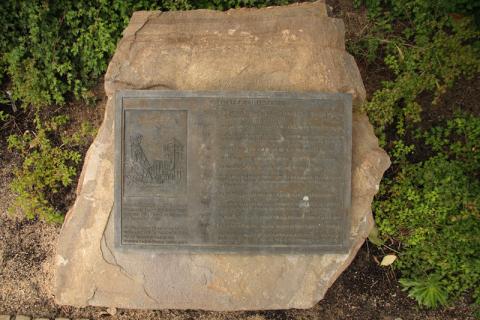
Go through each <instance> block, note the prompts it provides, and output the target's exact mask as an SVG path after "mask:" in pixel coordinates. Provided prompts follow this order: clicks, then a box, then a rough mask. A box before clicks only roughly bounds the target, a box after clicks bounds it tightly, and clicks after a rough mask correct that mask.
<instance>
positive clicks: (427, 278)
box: [374, 116, 480, 307]
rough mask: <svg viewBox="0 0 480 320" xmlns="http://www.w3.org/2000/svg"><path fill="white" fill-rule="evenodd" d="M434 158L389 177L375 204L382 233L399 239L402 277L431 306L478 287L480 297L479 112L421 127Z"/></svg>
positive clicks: (400, 168)
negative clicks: (424, 129) (430, 126)
mask: <svg viewBox="0 0 480 320" xmlns="http://www.w3.org/2000/svg"><path fill="white" fill-rule="evenodd" d="M417 137H418V138H419V139H422V140H418V141H417V144H420V143H422V142H424V143H425V144H426V145H427V146H428V147H429V148H430V152H431V154H433V156H431V157H430V158H428V159H427V160H425V161H421V162H418V163H405V164H403V165H402V166H400V167H399V168H398V172H396V174H395V175H394V176H393V177H392V178H390V179H385V181H384V184H383V186H382V187H381V190H380V193H379V195H378V199H377V201H376V202H375V203H374V211H375V217H376V222H377V224H378V228H379V231H380V234H381V236H383V237H384V238H387V239H390V240H391V241H395V242H398V243H402V246H403V250H402V251H401V253H400V255H399V259H398V260H397V262H396V266H397V267H398V268H399V270H400V271H401V272H402V277H403V280H402V281H401V283H402V284H403V285H404V286H406V288H407V289H408V290H409V292H410V293H411V295H412V296H414V297H415V298H416V299H417V300H418V301H419V302H420V303H422V304H425V305H426V306H429V307H434V306H436V305H438V304H444V303H445V302H446V299H445V298H446V297H447V296H449V297H451V298H455V297H458V296H459V295H460V294H462V293H465V292H467V291H468V290H475V297H476V299H477V302H480V290H479V288H480V211H479V207H480V181H479V179H478V178H479V173H480V153H479V148H480V118H478V117H473V116H457V117H456V118H454V119H452V120H450V121H448V122H447V123H446V124H445V125H443V126H437V127H434V128H433V129H431V130H429V131H427V132H420V131H419V132H417Z"/></svg>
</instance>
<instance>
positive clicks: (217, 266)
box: [54, 2, 390, 310]
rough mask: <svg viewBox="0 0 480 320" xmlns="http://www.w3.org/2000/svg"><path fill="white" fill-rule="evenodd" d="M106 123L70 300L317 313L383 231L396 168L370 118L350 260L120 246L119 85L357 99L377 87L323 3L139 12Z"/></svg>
mask: <svg viewBox="0 0 480 320" xmlns="http://www.w3.org/2000/svg"><path fill="white" fill-rule="evenodd" d="M105 88H106V93H107V95H108V103H107V107H106V112H105V119H104V122H103V124H102V126H101V128H100V130H99V133H98V135H97V137H96V139H95V141H94V143H93V144H92V146H91V147H90V149H89V151H88V153H87V156H86V160H85V164H84V167H83V171H82V175H81V178H80V182H79V185H78V190H77V200H76V202H75V204H74V206H73V207H72V208H71V209H70V211H69V213H68V215H67V218H66V221H65V223H64V226H63V229H62V232H61V235H60V239H59V243H58V251H57V256H56V274H55V288H54V294H55V299H56V301H57V302H58V303H59V304H68V305H77V306H85V305H98V306H110V307H122V308H151V309H160V308H172V309H187V308H188V309H207V310H248V309H250V310H252V309H286V308H309V307H311V306H313V305H314V304H315V303H316V302H317V301H319V300H320V299H322V297H323V296H324V294H325V292H326V290H327V289H328V288H329V287H330V286H331V285H332V283H333V282H334V281H335V279H336V278H337V277H338V276H339V275H340V273H341V272H342V271H343V270H344V269H345V268H346V267H347V266H348V265H349V264H350V262H351V261H352V260H353V258H354V256H355V254H356V252H357V251H358V249H359V247H360V246H361V245H362V243H363V241H364V240H365V238H366V236H367V235H368V233H369V231H370V229H371V228H372V226H373V220H372V215H371V207H370V205H371V202H372V198H373V196H374V194H375V193H376V192H377V190H378V184H379V182H380V179H381V177H382V175H383V172H384V171H385V170H386V169H387V168H388V166H389V164H390V162H389V158H388V156H387V155H386V154H385V152H384V151H383V150H382V149H380V148H379V147H378V141H377V138H376V137H375V135H374V133H373V130H372V127H371V125H370V124H369V122H368V119H367V117H366V116H364V115H361V114H359V113H357V112H355V114H354V117H353V125H352V130H353V151H352V158H353V160H352V161H353V163H352V215H353V223H352V225H351V233H352V240H353V241H352V243H353V245H352V247H351V249H350V251H349V253H348V254H302V255H285V254H283V255H280V254H279V255H245V254H192V255H189V254H161V255H160V254H155V253H149V252H146V251H144V252H130V253H129V254H125V253H123V252H120V251H118V250H115V248H114V246H113V224H112V220H113V217H112V206H113V166H114V150H113V148H114V147H113V145H114V144H113V113H114V112H113V111H114V110H113V109H114V100H113V96H114V93H115V91H116V90H118V89H175V90H255V91H270V90H274V91H303V92H306V91H317V92H346V93H351V94H352V95H353V98H354V106H357V107H358V106H359V104H361V103H362V101H363V100H364V99H365V89H364V87H363V84H362V80H361V77H360V74H359V72H358V69H357V66H356V64H355V61H354V59H353V58H352V57H351V56H350V55H349V54H348V53H346V51H345V48H344V25H343V23H342V21H341V20H338V19H332V18H328V17H327V15H326V10H325V4H324V3H323V2H316V3H308V4H301V5H292V6H287V7H279V8H265V9H237V10H230V11H227V12H214V11H209V10H197V11H190V12H171V13H161V12H136V13H135V14H134V15H133V17H132V19H131V22H130V25H129V26H128V28H127V29H126V30H125V32H124V36H123V39H122V40H121V42H120V43H119V45H118V48H117V51H116V53H115V55H114V57H113V59H112V61H111V63H110V65H109V68H108V71H107V74H106V77H105Z"/></svg>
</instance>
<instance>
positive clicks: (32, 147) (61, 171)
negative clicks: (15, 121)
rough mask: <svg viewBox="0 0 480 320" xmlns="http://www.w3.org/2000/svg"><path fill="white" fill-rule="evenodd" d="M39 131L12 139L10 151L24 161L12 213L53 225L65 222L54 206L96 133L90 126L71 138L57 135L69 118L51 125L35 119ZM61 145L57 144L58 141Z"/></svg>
mask: <svg viewBox="0 0 480 320" xmlns="http://www.w3.org/2000/svg"><path fill="white" fill-rule="evenodd" d="M34 122H35V125H36V129H35V130H33V131H30V130H29V131H25V132H24V133H23V135H11V136H9V138H8V147H9V148H10V149H11V150H16V151H18V152H20V153H21V155H22V156H23V157H24V160H23V164H22V166H21V167H20V168H18V169H17V170H16V171H15V179H14V180H13V182H12V183H11V188H12V191H13V192H14V193H15V194H16V195H17V197H16V199H15V201H14V203H13V205H12V206H11V207H10V210H11V211H21V212H22V213H23V214H24V215H25V216H26V217H28V218H30V219H33V218H36V217H38V218H40V219H42V220H45V221H50V222H61V221H63V213H62V212H60V211H59V210H58V209H56V205H55V203H54V199H55V195H56V194H57V193H62V192H63V193H64V192H65V188H66V187H69V186H70V185H71V184H72V183H73V181H74V178H75V177H76V174H77V165H78V164H79V162H80V160H81V154H80V152H79V151H78V148H79V147H81V146H83V145H84V144H85V143H86V142H87V141H89V140H90V139H91V137H92V136H93V134H94V132H95V130H94V129H93V128H92V126H91V125H90V124H88V123H84V124H82V126H81V129H80V131H78V132H76V133H74V134H73V135H71V136H68V135H64V136H60V137H59V134H58V132H60V130H61V129H62V128H63V127H64V126H65V125H66V124H67V122H68V117H67V116H64V115H61V116H55V117H53V118H51V119H49V120H48V121H42V120H40V117H39V116H38V115H37V116H36V118H35V121H34ZM58 138H59V139H60V143H55V140H56V139H58Z"/></svg>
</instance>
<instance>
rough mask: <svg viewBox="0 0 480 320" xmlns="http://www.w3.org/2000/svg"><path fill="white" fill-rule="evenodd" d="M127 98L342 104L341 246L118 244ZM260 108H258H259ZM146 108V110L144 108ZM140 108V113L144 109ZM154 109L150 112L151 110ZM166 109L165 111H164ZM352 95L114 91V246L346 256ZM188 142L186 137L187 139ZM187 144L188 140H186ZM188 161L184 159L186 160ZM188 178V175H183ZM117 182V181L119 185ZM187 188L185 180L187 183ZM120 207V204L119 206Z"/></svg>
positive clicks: (168, 250)
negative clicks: (344, 151)
mask: <svg viewBox="0 0 480 320" xmlns="http://www.w3.org/2000/svg"><path fill="white" fill-rule="evenodd" d="M128 98H135V99H138V98H150V99H170V98H214V99H296V100H302V99H306V100H311V99H317V100H333V101H340V102H342V103H343V106H344V112H345V116H346V126H345V130H346V135H347V137H349V138H350V139H347V143H346V145H345V147H346V148H347V149H349V150H350V152H349V153H348V158H349V159H347V161H345V167H344V169H343V170H344V172H345V183H346V184H347V185H348V188H347V190H346V192H345V194H344V206H345V215H344V217H343V218H344V224H345V227H344V229H343V230H344V235H343V243H342V244H339V245H323V246H319V245H312V246H305V245H297V246H295V245H288V246H261V247H260V246H257V247H255V246H245V245H242V246H238V247H233V246H226V245H222V246H211V245H204V246H195V245H180V244H172V245H155V244H123V243H121V211H122V208H121V203H122V192H123V171H122V169H123V166H122V164H123V142H124V141H125V139H124V138H125V137H124V134H125V132H124V128H125V124H124V114H125V108H124V105H123V100H124V99H128ZM259 108H261V106H259ZM147 109H150V108H147ZM147 109H143V110H147ZM152 110H154V109H152ZM165 110H167V109H165ZM352 112H353V110H352V95H351V94H349V93H326V92H287V91H189V90H186V91H177V90H130V89H128V90H118V91H116V92H115V95H114V130H113V131H114V203H113V209H112V213H113V222H114V230H113V231H114V235H113V238H114V247H115V249H116V250H119V251H122V252H128V251H130V250H134V251H139V250H141V251H146V250H148V251H151V252H152V253H155V254H157V253H158V254H162V253H164V254H172V253H195V254H202V253H203V254H245V253H248V254H312V253H313V254H315V253H317V254H326V253H338V254H346V253H348V251H349V249H350V244H351V243H352V241H353V236H352V231H351V220H352V210H351V209H352V208H351V204H352V199H351V189H352V183H351V176H352V174H351V169H352V152H353V151H352V139H353V137H352ZM187 128H188V123H187ZM187 139H188V136H187ZM187 141H188V140H187ZM187 159H188V158H187ZM187 161H188V160H187ZM187 179H188V173H187ZM119 181H120V182H119ZM187 188H188V180H187ZM119 204H120V205H119Z"/></svg>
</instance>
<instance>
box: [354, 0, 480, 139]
mask: <svg viewBox="0 0 480 320" xmlns="http://www.w3.org/2000/svg"><path fill="white" fill-rule="evenodd" d="M455 3H456V4H455ZM366 5H367V8H368V13H369V17H370V20H371V23H372V24H373V27H372V29H371V31H370V32H369V34H367V35H366V36H365V37H364V38H363V39H361V40H360V41H359V42H357V43H355V45H353V46H350V49H351V50H353V53H354V54H355V55H356V56H357V57H362V56H363V57H365V58H366V59H367V61H369V62H373V61H376V62H378V60H377V57H378V55H379V54H380V52H381V54H382V55H383V62H384V64H385V66H386V68H388V69H389V70H390V72H391V74H392V75H393V77H392V79H391V80H385V81H383V82H382V88H380V89H379V90H377V91H375V92H374V93H373V96H372V98H371V99H370V100H369V101H368V102H367V103H366V104H365V105H364V110H365V111H366V112H367V113H368V115H369V117H370V119H371V121H372V123H373V124H374V125H375V128H376V130H377V133H378V134H379V135H380V137H381V140H382V143H383V144H385V143H386V140H385V132H386V131H391V130H394V132H395V135H397V136H399V137H403V136H404V135H405V133H406V130H408V129H409V126H410V127H411V126H412V125H414V124H416V123H418V122H420V121H421V114H422V107H421V104H420V103H419V101H418V98H419V96H420V95H424V94H432V98H431V100H430V102H431V103H433V104H436V103H437V102H438V100H439V99H440V98H441V96H442V95H443V94H444V93H445V91H446V90H447V89H448V88H450V87H451V86H452V85H453V84H454V83H455V81H456V80H458V79H459V78H465V77H467V78H468V77H471V76H473V75H475V74H476V73H478V72H480V59H478V57H479V56H480V42H479V40H478V39H480V31H479V30H478V28H477V26H476V24H475V21H474V18H473V17H471V16H465V15H452V14H451V13H452V12H466V13H470V12H476V11H475V10H479V8H480V6H479V5H476V6H473V7H471V8H470V6H469V5H468V4H464V3H463V1H456V2H455V1H454V2H452V3H450V2H447V1H445V2H444V1H440V2H436V1H425V0H408V1H396V0H387V1H382V2H380V1H366ZM451 10H459V11H451ZM394 26H398V27H395V28H394ZM380 50H381V51H380Z"/></svg>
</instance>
